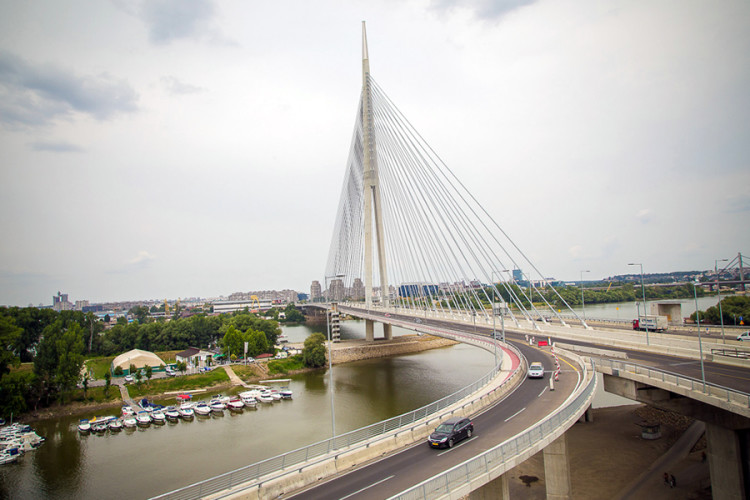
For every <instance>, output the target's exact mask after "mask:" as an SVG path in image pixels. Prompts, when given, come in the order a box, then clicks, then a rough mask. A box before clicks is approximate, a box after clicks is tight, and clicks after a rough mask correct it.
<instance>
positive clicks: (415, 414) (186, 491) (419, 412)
mask: <svg viewBox="0 0 750 500" xmlns="http://www.w3.org/2000/svg"><path fill="white" fill-rule="evenodd" d="M461 340H462V341H466V339H465V338H463V336H462V339H461ZM481 342H482V344H486V343H487V342H486V341H485V340H484V339H482V341H481ZM480 347H484V348H485V349H487V347H485V346H480ZM510 348H511V349H512V350H514V351H515V352H516V354H517V355H519V356H520V352H518V351H517V350H516V349H515V348H514V347H512V346H511V347H510ZM501 365H502V358H500V360H499V362H498V364H497V365H496V366H495V367H494V368H493V369H492V370H491V371H490V372H489V373H487V374H486V375H485V376H483V377H482V378H481V379H479V380H477V381H476V382H473V383H472V384H469V385H467V386H466V387H464V388H462V389H459V390H458V391H456V392H454V393H453V394H450V395H448V396H446V397H444V398H442V399H439V400H438V401H435V402H433V403H430V404H428V405H425V406H423V407H421V408H417V409H416V410H412V411H410V412H407V413H404V414H402V415H399V416H396V417H393V418H389V419H387V420H383V421H381V422H377V423H374V424H371V425H368V426H366V427H362V428H360V429H356V430H354V431H351V432H347V433H345V434H341V435H339V436H336V437H334V438H329V439H326V440H324V441H319V442H317V443H314V444H311V445H309V446H305V447H303V448H299V449H297V450H293V451H290V452H288V453H284V454H281V455H277V456H275V457H272V458H268V459H266V460H262V461H260V462H257V463H254V464H251V465H247V466H245V467H241V468H239V469H236V470H233V471H230V472H227V473H224V474H221V475H219V476H216V477H213V478H209V479H206V480H204V481H200V482H197V483H194V484H191V485H189V486H185V487H183V488H180V489H177V490H174V491H171V492H167V493H164V494H162V495H159V496H156V497H153V498H152V500H157V499H158V500H166V499H169V500H192V499H197V498H202V497H204V496H207V495H212V494H214V493H218V492H220V491H223V490H227V489H229V488H232V487H233V486H236V485H238V484H242V483H247V482H250V481H257V480H259V479H260V478H262V477H264V476H267V475H269V474H272V473H273V472H276V471H282V470H284V469H286V468H288V467H291V466H295V465H300V464H303V463H306V462H309V461H311V460H315V459H321V460H322V459H324V458H327V456H328V455H329V454H330V453H331V452H334V451H336V450H339V449H343V448H346V447H350V446H352V445H357V444H364V443H365V442H367V441H368V440H370V439H372V438H373V437H377V436H387V435H389V434H397V433H398V432H400V431H401V430H405V429H406V428H408V427H409V426H410V425H411V424H414V423H416V422H419V421H420V420H422V419H424V418H427V417H432V416H435V417H437V416H439V414H440V412H441V411H442V410H444V409H445V408H448V407H450V406H452V405H453V404H455V403H457V402H459V401H461V400H462V399H464V398H466V397H467V396H470V395H471V394H473V393H474V392H476V391H478V390H479V389H481V388H482V387H483V386H485V385H487V384H488V383H489V382H490V381H491V380H492V379H493V378H494V377H495V376H496V375H497V373H498V371H499V369H500V366H501ZM520 368H521V366H519V367H518V368H516V371H517V370H519V369H520ZM513 374H515V371H514V373H513ZM513 374H511V376H510V377H508V378H507V379H506V380H505V381H504V382H503V383H502V384H501V385H500V386H499V387H498V389H499V388H501V387H503V386H505V384H506V383H509V381H510V380H512V379H513ZM312 463H314V462H312ZM312 463H310V464H309V465H312Z"/></svg>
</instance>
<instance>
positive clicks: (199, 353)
mask: <svg viewBox="0 0 750 500" xmlns="http://www.w3.org/2000/svg"><path fill="white" fill-rule="evenodd" d="M214 354H216V353H215V352H212V351H207V350H205V349H199V348H198V347H188V348H187V349H185V350H184V351H182V352H178V353H177V354H175V360H176V361H178V362H179V361H184V362H185V363H186V364H187V365H188V366H194V367H196V368H203V367H205V366H209V363H210V362H209V361H208V360H209V359H212V358H213V356H214Z"/></svg>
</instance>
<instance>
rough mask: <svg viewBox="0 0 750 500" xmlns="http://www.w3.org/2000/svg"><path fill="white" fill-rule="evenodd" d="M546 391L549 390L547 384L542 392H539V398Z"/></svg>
mask: <svg viewBox="0 0 750 500" xmlns="http://www.w3.org/2000/svg"><path fill="white" fill-rule="evenodd" d="M546 391H547V386H545V387H544V389H542V392H540V393H539V395H538V396H537V397H538V398H539V397H541V396H542V394H544V393H545V392H546Z"/></svg>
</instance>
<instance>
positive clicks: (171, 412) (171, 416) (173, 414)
mask: <svg viewBox="0 0 750 500" xmlns="http://www.w3.org/2000/svg"><path fill="white" fill-rule="evenodd" d="M164 416H165V417H167V419H168V420H171V421H172V422H176V421H177V420H179V418H180V412H178V411H177V408H175V407H174V406H168V407H167V409H166V410H164Z"/></svg>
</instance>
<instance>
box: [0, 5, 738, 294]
mask: <svg viewBox="0 0 750 500" xmlns="http://www.w3.org/2000/svg"><path fill="white" fill-rule="evenodd" d="M292 4H293V5H284V6H276V5H244V4H227V3H218V2H211V1H208V0H195V1H192V2H174V1H165V0H162V1H153V2H147V3H146V2H134V3H127V2H121V1H113V2H95V3H91V2H84V1H81V2H70V3H66V4H64V5H63V4H58V3H56V2H51V1H48V2H36V3H34V4H33V5H32V4H27V3H20V4H16V3H5V4H3V6H2V7H0V9H2V12H3V16H0V27H1V28H2V33H3V35H2V37H1V38H0V93H1V95H2V96H3V99H2V103H1V104H0V128H2V130H3V134H0V159H1V160H2V163H3V168H2V173H0V175H1V176H2V177H1V179H2V182H0V185H2V187H0V189H1V190H2V191H1V192H2V196H0V200H2V201H0V210H2V212H3V213H4V214H5V215H6V217H4V218H3V222H2V223H1V225H0V229H1V230H2V232H3V235H4V244H3V245H2V246H0V304H7V305H19V306H25V305H27V304H29V303H33V304H38V303H40V302H44V303H47V301H49V300H50V299H51V296H52V295H53V294H54V293H55V292H57V291H58V290H62V291H64V292H65V293H67V294H69V295H70V297H72V298H75V299H86V300H89V301H91V302H112V301H125V300H138V299H139V298H142V297H172V298H174V297H179V296H185V295H186V296H207V297H212V296H219V295H222V294H230V293H232V292H233V291H237V290H245V289H250V288H254V289H283V288H292V289H295V290H297V291H302V292H307V291H309V287H310V283H311V282H312V281H313V280H318V281H320V282H321V283H323V282H324V267H325V263H326V258H327V253H328V249H329V246H330V238H331V235H332V232H333V224H334V218H335V213H336V206H337V202H338V196H339V192H340V187H341V182H342V180H343V176H344V168H345V161H346V156H347V153H348V149H349V143H350V140H351V134H352V125H353V123H354V118H355V113H356V109H357V100H358V96H359V92H360V86H361V81H360V79H361V73H360V64H361V61H360V57H361V54H360V50H361V45H360V36H361V31H360V30H361V20H363V19H364V20H366V21H367V26H368V42H369V50H370V58H371V70H372V75H373V77H374V78H375V80H376V81H377V82H378V83H379V84H380V85H381V86H382V87H383V88H384V89H385V90H386V91H387V92H388V94H389V96H390V97H391V98H392V99H393V100H394V102H395V103H396V105H397V106H399V109H400V110H401V111H403V112H404V114H405V115H406V116H407V117H408V118H409V119H410V120H411V122H412V123H413V124H414V126H415V127H416V128H417V129H418V130H419V131H420V132H421V133H422V135H423V136H424V137H425V139H426V140H427V142H429V143H430V145H431V146H432V147H433V148H434V149H435V150H436V151H437V152H438V154H439V155H440V156H441V157H442V158H443V160H445V162H446V163H447V164H448V165H449V166H450V167H451V169H452V170H453V171H454V172H455V173H456V175H457V177H458V178H459V179H460V180H461V181H462V182H464V183H465V184H466V186H467V188H468V189H469V191H470V192H471V193H472V194H473V195H475V196H476V198H477V199H478V200H479V201H480V203H481V204H482V205H483V206H484V207H485V208H486V209H487V211H488V212H489V213H490V214H492V215H493V217H495V219H496V220H497V221H498V223H499V224H500V225H501V226H502V227H503V228H504V229H505V230H506V231H507V232H508V234H509V235H510V236H511V238H513V239H514V241H516V242H517V243H518V245H519V247H520V248H521V249H522V250H523V251H524V252H526V253H527V254H528V255H529V257H530V259H531V260H532V261H533V262H534V263H535V264H536V265H537V266H538V267H539V269H540V270H541V271H542V272H543V273H544V275H545V276H554V277H556V278H557V279H560V280H563V281H576V280H578V279H579V273H580V272H581V270H582V269H586V270H590V273H587V277H590V278H594V277H596V276H600V277H601V278H604V277H607V276H613V275H618V274H628V273H631V272H632V268H629V267H628V263H630V262H640V263H643V266H644V272H645V273H655V272H669V271H678V270H688V269H699V270H708V269H712V268H713V267H714V262H715V260H717V259H722V258H730V259H731V258H732V257H733V256H734V255H736V254H737V252H743V251H744V252H745V253H746V252H747V248H748V243H750V236H748V235H747V232H746V231H745V230H744V228H745V225H746V220H747V218H748V214H750V195H747V194H746V193H745V192H744V191H743V187H744V186H747V185H748V184H749V182H748V181H750V168H748V166H749V165H748V164H749V163H750V145H749V144H748V143H747V141H746V140H745V137H744V136H745V135H746V132H745V131H746V130H748V129H750V127H749V125H750V106H749V105H748V104H749V103H748V96H747V92H746V89H747V86H748V81H749V80H750V61H748V58H747V57H746V55H745V53H746V49H747V47H748V46H750V32H749V31H748V30H747V29H746V22H744V20H745V19H747V18H748V15H750V5H748V4H747V2H742V1H730V2H724V3H722V4H721V6H720V8H717V7H716V6H714V5H707V4H704V3H698V2H695V3H693V2H678V1H662V2H649V3H632V2H624V1H616V2H612V3H609V4H607V6H606V8H605V7H602V6H601V5H600V4H597V3H594V2H549V1H538V2H534V1H532V2H515V1H513V2H495V3H492V4H491V5H490V4H488V3H486V2H480V1H475V2H462V3H458V2H451V1H433V2H405V3H400V4H398V5H394V4H393V3H391V2H368V3H359V2H355V3H352V4H347V5H340V4H338V3H336V4H334V3H330V2H319V3H316V4H315V5H310V4H308V3H305V2H292Z"/></svg>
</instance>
